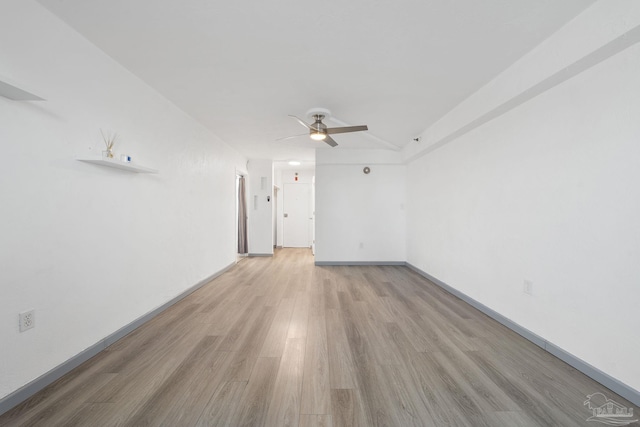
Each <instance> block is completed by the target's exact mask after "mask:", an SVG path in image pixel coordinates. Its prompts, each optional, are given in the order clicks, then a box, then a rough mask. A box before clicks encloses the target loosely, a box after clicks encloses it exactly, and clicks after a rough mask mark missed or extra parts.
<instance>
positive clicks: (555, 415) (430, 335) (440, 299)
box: [0, 249, 640, 427]
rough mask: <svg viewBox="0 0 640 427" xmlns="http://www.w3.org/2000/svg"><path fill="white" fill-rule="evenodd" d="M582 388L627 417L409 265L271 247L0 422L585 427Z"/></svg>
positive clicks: (580, 378) (591, 386) (576, 375)
mask: <svg viewBox="0 0 640 427" xmlns="http://www.w3.org/2000/svg"><path fill="white" fill-rule="evenodd" d="M595 392H602V393H604V394H605V395H606V396H607V397H609V398H610V399H613V400H615V401H617V402H618V403H620V404H622V405H624V406H628V407H633V406H632V405H631V404H630V403H629V402H627V401H626V400H624V399H623V398H621V397H620V396H617V395H615V394H614V393H613V392H611V391H610V390H608V389H606V388H604V387H603V386H601V385H599V384H598V383H596V382H594V381H592V380H591V379H589V378H588V377H586V376H585V375H583V374H581V373H580V372H578V371H576V370H575V369H573V368H571V367H570V366H568V365H566V364H565V363H563V362H561V361H560V360H558V359H556V358H555V357H553V356H551V355H550V354H548V353H546V352H544V351H543V350H541V349H540V348H538V347H536V346H535V345H533V344H531V343H529V342H528V341H526V340H524V339H523V338H521V337H520V336H518V335H516V334H515V333H513V332H511V331H510V330H508V329H506V328H505V327H503V326H501V325H499V324H498V323H496V322H495V321H493V320H491V319H490V318H488V317H486V316H485V315H483V314H482V313H480V312H478V311H477V310H475V309H474V308H472V307H470V306H469V305H467V304H466V303H464V302H462V301H461V300H459V299H457V298H455V297H453V296H451V295H450V294H448V293H446V292H445V291H443V290H442V289H440V288H438V287H437V286H435V285H433V284H432V283H430V282H428V281H426V280H425V279H424V278H422V277H420V276H419V275H417V274H416V273H414V272H413V271H411V270H409V269H408V268H406V267H395V266H385V267H376V266H362V267H342V266H340V267H316V266H314V264H313V257H312V256H311V253H310V251H309V250H305V249H283V250H278V251H277V252H276V255H275V256H274V257H273V258H248V259H244V260H242V261H241V262H240V263H239V264H238V265H236V266H235V267H234V268H233V269H231V270H230V271H228V272H227V273H225V274H224V275H222V276H220V277H219V278H217V279H216V280H214V281H212V282H211V283H209V284H207V285H206V286H204V287H203V288H201V289H200V290H198V291H196V292H194V293H193V294H191V295H190V296H188V297H187V298H185V299H183V300H182V301H181V302H179V303H178V304H176V305H174V306H173V307H171V308H170V309H168V310H167V311H165V312H164V313H162V314H160V315H159V316H157V317H156V318H154V319H153V320H152V321H150V322H149V323H147V324H145V325H144V326H142V327H141V328H139V329H137V330H136V331H134V332H133V333H131V334H129V335H128V336H127V337H125V338H123V339H122V340H120V341H118V342H117V343H115V344H114V345H113V346H111V347H110V348H108V349H107V350H105V351H103V352H102V353H100V354H99V355H97V356H96V357H94V358H93V359H91V360H90V361H88V362H86V363H85V364H83V365H82V366H80V367H78V368H77V369H75V370H74V371H72V372H71V373H69V374H68V375H66V376H64V377H62V378H61V379H60V380H58V381H56V382H55V383H53V384H52V385H50V386H49V387H47V388H46V389H44V390H42V391H41V392H40V393H38V394H36V395H35V396H33V397H32V398H30V399H29V400H27V401H26V402H24V403H22V404H20V405H19V406H17V407H16V408H14V409H12V410H11V411H9V412H7V413H6V414H4V415H3V416H0V425H2V426H116V425H118V426H119V425H123V426H218V425H220V426H223V425H224V426H300V427H302V426H304V427H312V426H325V427H326V426H333V427H338V426H378V425H380V426H473V427H476V426H509V427H514V426H584V425H594V423H592V422H587V421H586V419H587V418H588V417H589V416H590V413H589V411H588V410H587V408H586V407H585V406H583V402H584V401H585V399H586V396H587V395H588V394H591V393H595ZM634 412H635V413H636V414H638V413H639V412H640V411H639V410H638V408H636V407H634ZM596 424H597V423H596Z"/></svg>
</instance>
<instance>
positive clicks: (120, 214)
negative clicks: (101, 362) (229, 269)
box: [0, 0, 245, 398]
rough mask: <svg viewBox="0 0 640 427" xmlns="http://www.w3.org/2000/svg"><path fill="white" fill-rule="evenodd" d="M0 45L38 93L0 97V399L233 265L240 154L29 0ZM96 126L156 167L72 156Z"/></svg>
mask: <svg viewBox="0 0 640 427" xmlns="http://www.w3.org/2000/svg"><path fill="white" fill-rule="evenodd" d="M0 39H1V40H3V41H5V42H3V43H0V76H3V77H4V78H7V79H10V80H11V81H13V82H15V83H22V84H24V86H25V88H28V89H30V90H31V91H32V92H34V93H36V94H38V95H40V96H42V97H44V98H46V99H47V101H44V102H16V101H10V100H8V99H6V98H2V97H0V147H2V156H0V163H1V166H0V200H1V206H2V207H1V208H0V211H1V215H2V220H1V221H0V236H2V237H1V244H0V284H1V285H0V293H1V294H0V295H1V296H0V343H1V344H0V360H1V361H2V363H0V398H2V397H3V396H6V395H7V394H9V393H11V392H13V391H14V390H16V389H18V388H19V387H21V386H23V385H25V384H26V383H28V382H29V381H31V380H33V379H35V378H36V377H38V376H40V375H42V374H44V373H45V372H47V371H49V370H50V369H52V368H54V367H55V366H57V365H59V364H60V363H63V362H64V361H66V360H68V359H69V358H71V357H73V356H74V355H76V354H78V353H79V352H81V351H83V350H85V349H86V348H88V347H90V346H92V345H93V344H95V343H96V342H98V341H100V340H101V339H102V338H104V337H106V336H108V335H110V334H111V333H113V332H114V331H116V330H117V329H119V328H121V327H122V326H124V325H126V324H128V323H130V322H131V321H133V320H135V319H136V318H138V317H140V316H141V315H144V314H145V313H148V312H149V311H151V310H152V309H154V308H156V307H158V306H160V305H162V304H163V303H165V302H166V301H168V300H170V299H171V298H172V297H174V296H176V295H178V294H180V293H181V292H183V291H184V290H185V289H188V288H190V287H191V286H193V285H195V284H196V283H198V282H199V281H200V280H202V279H204V278H206V277H208V276H210V275H212V274H214V273H216V272H218V271H219V270H221V269H223V268H224V267H226V266H227V265H230V264H231V263H233V262H234V260H235V252H236V249H235V234H236V231H235V227H234V223H235V208H234V206H235V202H234V200H235V182H234V181H235V168H236V167H239V168H242V167H243V166H244V163H245V159H243V158H242V157H241V156H240V155H239V154H238V153H237V152H235V151H233V150H232V149H230V148H229V147H228V146H227V145H225V144H224V143H223V142H222V141H221V140H219V139H218V138H217V137H215V136H214V135H212V134H211V133H210V132H208V131H207V130H206V129H205V128H203V127H202V126H201V125H199V124H198V123H197V122H195V121H194V120H192V119H191V118H189V117H188V116H187V115H186V114H184V113H183V112H182V111H180V110H178V109H177V108H176V107H175V106H174V105H172V104H171V103H170V102H168V101H167V100H166V99H164V98H162V97H161V96H160V95H158V94H157V93H156V92H154V91H153V90H151V89H150V88H149V87H148V86H147V85H145V84H144V83H142V82H141V81H140V80H138V79H137V78H136V77H135V76H133V75H131V74H130V73H129V72H127V71H126V70H124V69H123V68H122V67H120V66H119V65H118V64H116V63H115V62H114V61H113V60H111V59H110V58H109V57H108V56H107V55H105V54H104V53H102V52H101V51H100V50H98V49H97V48H96V47H94V46H93V45H91V44H90V43H89V42H87V41H86V40H85V39H83V38H82V37H80V36H79V35H78V34H77V33H75V32H74V31H72V30H71V29H69V28H68V27H67V26H66V25H65V24H63V23H61V22H60V21H59V20H58V19H57V18H55V17H54V16H53V15H51V14H50V13H49V12H48V11H46V10H45V9H44V8H42V7H41V6H40V5H38V4H37V3H35V2H33V1H29V0H7V1H4V2H3V6H2V13H0ZM1 78H2V77H0V79H1ZM100 128H102V129H111V130H114V131H117V132H118V134H119V135H120V137H119V138H118V140H117V142H116V145H115V150H116V153H127V154H129V155H131V156H132V157H133V160H134V161H138V162H139V163H140V164H143V165H147V166H149V167H153V168H157V169H158V170H159V171H160V173H159V174H158V175H146V174H135V173H131V172H126V171H119V170H115V169H108V168H105V167H100V166H95V165H90V164H86V163H81V162H78V161H76V160H74V157H75V156H76V155H91V154H97V155H99V153H100V151H101V150H102V149H103V145H102V141H101V139H100V136H99V129H100ZM27 309H35V312H36V327H35V328H34V329H32V330H29V331H27V332H24V333H19V332H18V322H17V318H18V312H21V311H23V310H27Z"/></svg>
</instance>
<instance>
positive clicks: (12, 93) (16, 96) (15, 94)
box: [0, 80, 44, 101]
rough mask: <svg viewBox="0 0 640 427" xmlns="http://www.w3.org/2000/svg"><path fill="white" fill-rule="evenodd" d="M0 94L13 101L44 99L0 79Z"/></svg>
mask: <svg viewBox="0 0 640 427" xmlns="http://www.w3.org/2000/svg"><path fill="white" fill-rule="evenodd" d="M0 96H4V97H5V98H9V99H12V100H14V101H44V99H42V98H40V97H39V96H36V95H34V94H32V93H29V92H27V91H26V90H22V89H20V88H17V87H15V86H13V85H10V84H9V83H5V82H3V81H2V80H0Z"/></svg>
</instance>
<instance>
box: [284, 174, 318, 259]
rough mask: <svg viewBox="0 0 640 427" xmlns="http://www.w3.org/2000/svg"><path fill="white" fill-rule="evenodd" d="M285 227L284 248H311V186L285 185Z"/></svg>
mask: <svg viewBox="0 0 640 427" xmlns="http://www.w3.org/2000/svg"><path fill="white" fill-rule="evenodd" d="M282 196H283V206H284V209H283V210H284V212H283V213H284V221H283V224H284V226H283V227H282V231H283V236H282V238H283V242H282V246H284V247H286V248H308V247H310V246H311V233H310V232H309V231H310V229H311V226H310V224H311V219H312V218H311V215H312V213H311V184H284V194H283V195H282Z"/></svg>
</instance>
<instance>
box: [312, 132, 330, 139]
mask: <svg viewBox="0 0 640 427" xmlns="http://www.w3.org/2000/svg"><path fill="white" fill-rule="evenodd" d="M326 137H327V134H326V133H323V132H311V139H313V140H315V141H322V140H324V139H325V138H326Z"/></svg>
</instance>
